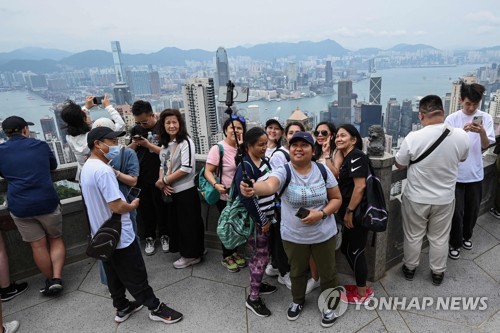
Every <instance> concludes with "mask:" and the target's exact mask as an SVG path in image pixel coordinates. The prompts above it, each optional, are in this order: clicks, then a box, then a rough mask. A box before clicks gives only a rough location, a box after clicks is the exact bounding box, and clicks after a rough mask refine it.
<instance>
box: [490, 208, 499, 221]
mask: <svg viewBox="0 0 500 333" xmlns="http://www.w3.org/2000/svg"><path fill="white" fill-rule="evenodd" d="M490 214H491V215H492V216H493V217H494V218H496V219H500V212H499V211H498V210H496V209H495V208H490Z"/></svg>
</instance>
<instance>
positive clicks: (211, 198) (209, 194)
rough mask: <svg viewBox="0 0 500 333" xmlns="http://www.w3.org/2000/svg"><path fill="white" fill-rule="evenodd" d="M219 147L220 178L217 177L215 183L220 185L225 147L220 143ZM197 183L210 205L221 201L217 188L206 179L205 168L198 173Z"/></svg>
mask: <svg viewBox="0 0 500 333" xmlns="http://www.w3.org/2000/svg"><path fill="white" fill-rule="evenodd" d="M217 146H218V147H219V167H218V173H217V174H218V177H217V176H215V181H216V182H217V183H218V182H219V181H220V180H221V179H222V158H223V157H224V147H223V146H222V145H221V144H220V143H218V144H217ZM195 183H197V184H198V191H199V192H200V194H201V196H202V197H203V198H204V199H205V201H206V202H207V203H208V204H209V205H215V204H216V203H217V201H219V200H220V193H219V191H217V190H216V189H215V187H214V186H213V185H212V184H210V183H209V182H208V180H207V179H206V178H205V167H202V168H201V170H200V172H199V173H198V181H197V182H196V181H195Z"/></svg>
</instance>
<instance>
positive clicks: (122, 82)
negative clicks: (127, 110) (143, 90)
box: [111, 41, 132, 105]
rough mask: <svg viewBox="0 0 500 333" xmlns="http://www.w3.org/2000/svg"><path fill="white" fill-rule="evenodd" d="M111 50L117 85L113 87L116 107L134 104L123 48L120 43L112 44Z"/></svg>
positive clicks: (114, 42)
mask: <svg viewBox="0 0 500 333" xmlns="http://www.w3.org/2000/svg"><path fill="white" fill-rule="evenodd" d="M111 50H112V51H113V62H114V65H115V74H116V83H115V86H114V87H113V95H114V98H115V104H116V105H124V104H132V94H131V93H130V88H129V86H128V85H127V79H126V77H125V72H124V71H123V65H122V48H121V47H120V42H118V41H113V42H111Z"/></svg>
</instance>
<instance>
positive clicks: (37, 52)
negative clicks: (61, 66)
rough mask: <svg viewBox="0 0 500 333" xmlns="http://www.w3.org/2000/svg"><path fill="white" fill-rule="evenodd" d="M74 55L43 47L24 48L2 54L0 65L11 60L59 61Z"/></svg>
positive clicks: (0, 54)
mask: <svg viewBox="0 0 500 333" xmlns="http://www.w3.org/2000/svg"><path fill="white" fill-rule="evenodd" d="M71 54H72V53H71V52H67V51H63V50H58V49H46V48H41V47H24V48H21V49H17V50H14V51H10V52H0V64H5V63H7V62H9V61H11V60H43V59H50V60H56V61H59V60H61V59H63V58H65V57H68V56H70V55H71Z"/></svg>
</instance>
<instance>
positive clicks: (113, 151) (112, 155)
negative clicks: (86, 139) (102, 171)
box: [101, 142, 121, 161]
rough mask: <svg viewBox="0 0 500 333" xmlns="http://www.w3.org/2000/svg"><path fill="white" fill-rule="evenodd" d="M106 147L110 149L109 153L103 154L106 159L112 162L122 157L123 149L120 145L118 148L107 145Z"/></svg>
mask: <svg viewBox="0 0 500 333" xmlns="http://www.w3.org/2000/svg"><path fill="white" fill-rule="evenodd" d="M103 143H104V142H103ZM104 144H105V143H104ZM105 145H106V146H107V147H108V148H109V150H108V152H107V153H105V152H103V151H102V150H101V152H102V153H103V154H104V157H106V158H107V159H108V160H109V161H112V160H113V159H114V158H115V157H117V156H118V155H120V150H121V147H120V146H119V145H118V146H108V145H107V144H105Z"/></svg>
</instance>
